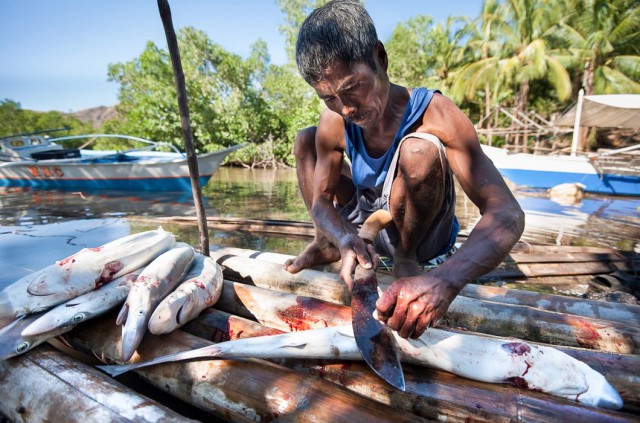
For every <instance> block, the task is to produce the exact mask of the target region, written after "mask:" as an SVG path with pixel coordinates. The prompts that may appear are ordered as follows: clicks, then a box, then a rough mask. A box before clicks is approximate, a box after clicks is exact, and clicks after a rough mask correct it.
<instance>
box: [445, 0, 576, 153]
mask: <svg viewBox="0 0 640 423" xmlns="http://www.w3.org/2000/svg"><path fill="white" fill-rule="evenodd" d="M558 13H559V8H558V1H557V0H508V1H505V2H504V3H502V2H499V1H496V0H487V1H485V3H484V5H483V12H482V14H481V16H480V17H479V18H478V19H477V20H476V21H475V27H476V30H475V31H474V32H473V35H472V38H471V40H470V42H469V46H468V47H469V48H468V50H470V49H473V50H475V51H476V52H477V54H478V55H479V56H480V57H479V58H478V59H477V60H472V61H470V62H469V63H468V64H467V65H465V66H463V67H462V68H461V69H460V70H459V71H458V72H457V73H456V78H458V80H457V81H456V83H455V84H454V92H455V93H456V94H457V95H460V93H461V92H464V94H465V96H466V98H467V99H469V100H472V99H473V98H475V97H479V98H481V97H483V96H484V100H485V113H487V114H488V113H490V108H491V103H492V102H493V103H494V104H496V103H497V102H498V101H497V99H498V95H500V94H501V93H504V92H505V91H506V92H508V91H509V90H513V92H515V93H516V95H515V100H514V107H515V109H516V111H517V112H520V113H526V112H527V109H528V101H529V91H530V82H532V81H534V80H544V81H546V82H547V83H548V84H549V85H550V86H551V87H552V88H553V89H554V91H555V95H556V96H557V98H558V99H560V100H566V99H568V98H569V96H570V95H571V78H570V77H569V74H568V73H567V70H566V68H565V66H564V65H563V63H562V62H561V61H560V60H559V59H558V58H557V57H556V52H555V51H554V50H553V49H552V48H551V45H550V44H549V39H550V38H549V37H550V35H551V29H552V27H553V26H554V24H555V23H557V22H558V21H559V19H558V18H556V17H555V16H556V15H558ZM504 17H506V19H505V18H504ZM481 90H484V93H482V91H481ZM491 90H492V92H491ZM516 143H517V138H516ZM525 143H526V137H525V139H524V140H523V145H524V144H525Z"/></svg>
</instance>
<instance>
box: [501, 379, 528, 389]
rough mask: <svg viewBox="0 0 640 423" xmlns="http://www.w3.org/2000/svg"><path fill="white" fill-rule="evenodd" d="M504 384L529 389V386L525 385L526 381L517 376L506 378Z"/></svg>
mask: <svg viewBox="0 0 640 423" xmlns="http://www.w3.org/2000/svg"><path fill="white" fill-rule="evenodd" d="M505 382H507V383H509V384H511V385H513V386H515V387H517V388H524V389H529V384H528V383H527V381H526V380H524V379H523V378H521V377H519V376H513V377H508V378H506V379H505Z"/></svg>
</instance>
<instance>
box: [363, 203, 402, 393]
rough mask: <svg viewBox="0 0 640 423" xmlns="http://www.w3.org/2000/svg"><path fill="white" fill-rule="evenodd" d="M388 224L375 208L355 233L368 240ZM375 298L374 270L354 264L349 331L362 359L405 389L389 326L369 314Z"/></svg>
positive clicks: (388, 217)
mask: <svg viewBox="0 0 640 423" xmlns="http://www.w3.org/2000/svg"><path fill="white" fill-rule="evenodd" d="M390 223H391V214H390V213H389V212H388V211H386V210H377V211H376V212H374V213H373V214H372V215H371V216H369V217H368V218H367V220H366V221H365V222H364V224H363V225H362V229H360V232H359V233H358V235H359V236H360V237H361V238H362V239H363V240H364V241H365V242H366V243H372V242H373V240H374V239H375V237H376V235H377V233H378V232H379V231H380V230H381V229H382V228H384V227H386V226H388V225H389V224H390ZM377 300H378V278H377V277H376V272H375V269H365V268H364V267H362V266H360V265H358V266H356V269H355V274H354V279H353V290H352V293H351V320H352V326H353V334H354V337H355V340H356V344H357V345H358V349H359V350H360V353H361V354H362V358H363V359H364V361H365V362H366V363H367V364H368V365H369V367H371V369H373V371H374V372H375V373H376V374H377V375H378V376H380V377H381V378H382V379H384V380H385V381H386V382H387V383H389V384H390V385H391V386H393V387H395V388H397V389H400V390H401V391H404V390H405V382H404V372H403V371H402V365H401V363H400V353H399V352H398V346H397V344H396V339H395V337H394V336H393V333H392V331H391V328H389V327H388V326H387V325H385V324H383V323H381V322H380V321H378V320H377V319H376V318H375V317H373V312H374V311H375V309H376V301H377Z"/></svg>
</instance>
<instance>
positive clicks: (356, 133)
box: [344, 88, 440, 188]
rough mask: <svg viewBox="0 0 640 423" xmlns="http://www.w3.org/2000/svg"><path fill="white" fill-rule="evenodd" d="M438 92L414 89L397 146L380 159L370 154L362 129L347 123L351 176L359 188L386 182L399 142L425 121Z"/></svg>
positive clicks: (395, 142) (391, 147) (397, 138)
mask: <svg viewBox="0 0 640 423" xmlns="http://www.w3.org/2000/svg"><path fill="white" fill-rule="evenodd" d="M436 92H438V93H439V92H440V91H438V90H428V89H426V88H414V89H413V91H411V96H410V97H409V103H408V104H407V108H406V109H405V111H404V115H403V116H402V122H401V123H400V129H398V132H397V133H396V135H395V137H394V138H393V143H392V144H391V146H390V147H389V149H388V150H387V151H386V152H385V153H384V154H383V155H382V156H380V157H371V156H369V154H367V149H366V148H365V147H364V140H363V139H362V128H360V127H359V126H358V125H355V124H353V123H349V122H347V121H345V122H344V126H345V131H344V132H345V138H346V147H347V149H346V153H347V157H348V158H349V160H350V161H351V174H352V178H353V183H354V185H355V186H356V187H357V188H374V187H377V186H378V185H381V184H383V183H384V180H385V178H386V177H387V172H388V170H389V165H390V164H391V160H392V159H393V155H394V154H395V151H396V149H397V148H398V143H399V142H400V140H401V139H402V137H404V135H405V134H406V133H407V131H408V130H409V128H411V127H412V126H413V125H414V124H415V123H416V122H417V121H418V119H420V118H422V115H424V112H425V110H427V107H428V106H429V103H430V102H431V99H432V98H433V94H434V93H436Z"/></svg>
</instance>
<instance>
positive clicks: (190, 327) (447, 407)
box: [183, 309, 631, 422]
mask: <svg viewBox="0 0 640 423" xmlns="http://www.w3.org/2000/svg"><path fill="white" fill-rule="evenodd" d="M183 330H185V331H186V332H188V333H190V334H192V335H196V336H199V337H201V338H204V339H215V340H217V341H218V342H219V341H223V340H225V341H226V340H231V339H241V338H248V337H254V336H266V335H272V334H276V333H282V332H281V331H278V330H276V329H273V328H270V327H268V326H263V325H261V324H259V323H255V322H252V321H250V320H248V319H244V318H242V317H238V316H234V315H232V314H228V313H225V312H221V311H218V310H215V309H208V310H205V311H204V312H203V313H202V314H201V315H200V316H199V317H198V318H197V319H195V320H194V321H192V322H190V323H188V324H187V325H186V326H185V327H184V328H183ZM276 363H278V364H282V365H284V366H286V367H289V368H292V369H294V370H296V371H298V372H302V373H305V374H309V375H315V376H319V377H321V378H323V379H325V380H329V381H331V382H333V383H336V384H339V385H341V386H344V387H346V388H347V389H349V390H352V391H354V392H356V393H358V394H360V395H363V396H365V397H367V398H372V399H375V400H376V401H378V402H382V403H384V404H389V405H393V406H394V407H396V408H399V409H402V410H405V411H410V412H413V413H415V414H417V415H419V416H422V417H425V418H428V419H433V420H438V421H449V422H463V421H465V422H466V421H470V420H472V421H491V422H506V421H511V420H512V419H513V418H514V416H518V417H519V418H520V419H522V420H526V421H532V422H535V421H549V420H555V421H559V420H564V421H567V420H572V421H578V420H583V419H586V420H593V421H596V420H599V419H606V420H609V419H613V420H611V421H615V420H623V421H624V420H627V419H628V418H631V417H630V416H626V415H624V414H620V413H616V412H610V411H604V410H597V409H594V408H591V407H585V406H582V405H579V404H575V403H573V402H569V401H565V400H562V399H559V398H556V397H553V396H550V395H546V394H543V393H539V392H534V391H528V390H523V389H519V388H516V387H513V386H510V385H505V384H488V383H482V382H477V381H473V380H470V379H466V378H462V377H458V376H455V375H452V374H450V373H447V372H443V371H438V370H434V369H429V368H426V367H418V366H412V365H407V364H405V365H403V368H404V373H405V381H406V391H405V392H401V391H399V390H397V389H393V388H391V387H390V386H389V385H387V384H386V383H384V382H383V381H382V380H381V379H380V378H379V377H378V376H376V375H375V374H374V373H373V372H372V371H371V369H369V368H368V367H367V366H365V365H363V364H362V363H357V362H335V361H326V360H323V361H319V360H278V361H276ZM541 404H544V406H543V407H541V406H540V405H541ZM625 411H626V409H625ZM601 412H602V413H601Z"/></svg>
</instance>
